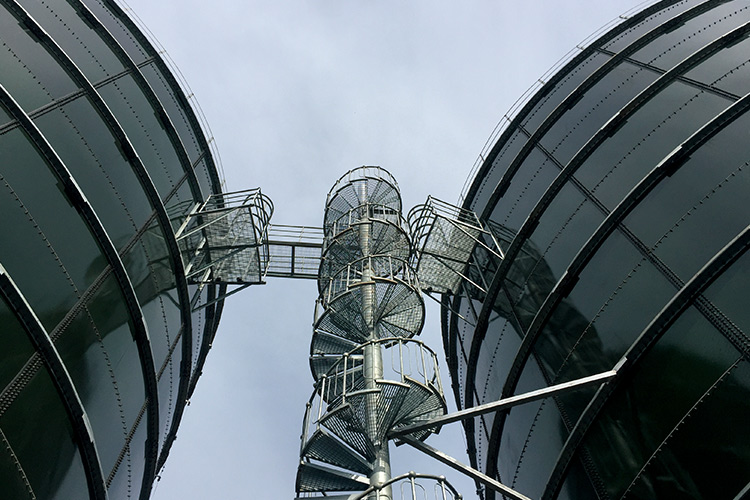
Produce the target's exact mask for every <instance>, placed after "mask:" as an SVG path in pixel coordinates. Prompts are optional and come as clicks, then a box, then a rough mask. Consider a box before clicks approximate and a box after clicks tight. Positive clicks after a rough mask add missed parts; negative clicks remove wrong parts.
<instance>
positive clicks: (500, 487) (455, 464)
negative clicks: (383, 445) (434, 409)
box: [399, 436, 531, 500]
mask: <svg viewBox="0 0 750 500" xmlns="http://www.w3.org/2000/svg"><path fill="white" fill-rule="evenodd" d="M399 439H401V440H402V441H403V442H404V443H406V444H408V445H409V446H412V447H414V448H416V449H418V450H419V451H421V452H422V453H425V454H426V455H429V456H431V457H432V458H434V459H435V460H438V461H440V462H442V463H444V464H445V465H447V466H448V467H452V468H453V469H456V470H457V471H459V472H461V473H462V474H465V475H467V476H469V477H470V478H472V479H474V480H475V481H478V482H480V483H482V484H484V485H485V486H487V487H488V488H491V489H492V490H494V491H497V492H498V493H501V494H503V495H505V496H506V497H508V498H513V499H514V500H531V499H530V498H529V497H527V496H526V495H523V494H521V493H519V492H517V491H516V490H514V489H512V488H509V487H508V486H505V485H504V484H503V483H501V482H499V481H496V480H494V479H492V478H491V477H489V476H487V475H485V474H482V473H481V472H479V471H478V470H476V469H474V468H472V467H469V466H468V465H465V464H462V463H461V462H459V461H458V460H456V459H455V458H453V457H451V456H450V455H446V454H445V453H443V452H442V451H440V450H438V449H436V448H433V447H432V446H430V445H428V444H425V443H423V442H422V441H420V440H418V439H414V438H413V437H411V436H403V437H401V438H399Z"/></svg>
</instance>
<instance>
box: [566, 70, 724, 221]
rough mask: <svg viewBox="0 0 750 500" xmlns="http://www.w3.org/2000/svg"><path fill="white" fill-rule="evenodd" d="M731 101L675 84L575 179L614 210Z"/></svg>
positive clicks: (642, 110) (630, 121)
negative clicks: (636, 186)
mask: <svg viewBox="0 0 750 500" xmlns="http://www.w3.org/2000/svg"><path fill="white" fill-rule="evenodd" d="M730 104H731V103H730V102H729V101H727V100H726V99H724V98H721V97H717V96H716V95H714V94H708V93H706V92H701V91H696V90H695V88H693V87H689V86H688V85H686V84H684V83H681V82H674V83H672V84H671V85H669V86H668V87H666V88H665V89H664V90H662V91H661V92H660V93H659V94H658V95H656V96H655V97H654V98H653V99H651V100H650V101H649V102H648V103H646V104H645V105H644V106H643V107H641V108H640V109H639V110H638V111H637V112H636V113H634V114H633V115H632V116H631V117H630V118H629V119H628V121H627V123H626V124H625V125H623V126H622V127H621V128H620V129H619V130H618V131H617V134H615V135H614V136H613V137H612V138H610V139H608V140H607V141H606V142H605V143H603V144H602V146H600V147H599V148H598V150H597V152H596V154H595V155H592V157H591V158H589V160H588V161H587V162H586V164H585V165H584V166H582V168H581V169H579V171H578V172H577V173H576V177H577V178H578V179H579V180H580V181H582V182H583V184H584V185H586V187H588V188H589V189H590V190H591V191H592V192H593V193H595V194H596V197H597V199H599V200H600V201H601V202H602V203H603V204H604V205H605V206H606V207H607V208H609V209H610V210H611V209H613V208H614V207H615V206H616V205H617V204H618V203H619V202H620V201H621V200H622V199H623V198H624V196H625V195H626V194H627V193H628V192H629V191H630V190H631V189H632V187H633V186H634V185H635V184H636V183H637V182H639V181H640V180H641V179H642V178H643V177H644V176H645V175H646V174H648V172H650V171H651V170H652V169H653V168H654V167H655V166H656V165H658V164H659V162H660V161H661V160H662V159H664V158H665V157H667V156H668V155H669V154H670V153H672V151H673V150H674V149H675V147H677V146H678V145H679V144H680V143H681V142H683V141H684V140H686V139H687V138H688V137H690V135H691V134H693V133H694V132H695V131H696V130H698V129H699V128H700V127H701V126H703V124H705V123H707V122H708V121H710V120H711V119H712V118H714V117H715V116H716V115H717V114H719V113H720V112H721V111H723V110H724V109H726V108H727V106H729V105H730ZM626 149H627V151H626V152H625V153H624V154H623V151H625V150H626Z"/></svg>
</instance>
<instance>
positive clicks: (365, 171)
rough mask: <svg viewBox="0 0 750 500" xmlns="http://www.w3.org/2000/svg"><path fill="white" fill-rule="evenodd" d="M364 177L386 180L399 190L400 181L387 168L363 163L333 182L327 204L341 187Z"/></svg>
mask: <svg viewBox="0 0 750 500" xmlns="http://www.w3.org/2000/svg"><path fill="white" fill-rule="evenodd" d="M364 179H373V180H378V181H383V182H386V183H387V184H389V185H390V186H391V187H392V188H393V189H394V190H395V191H397V192H398V191H399V188H398V182H396V179H395V178H394V177H393V176H392V175H391V173H390V172H388V171H387V170H386V169H384V168H381V167H377V166H368V165H363V166H361V167H357V168H353V169H351V170H349V171H348V172H346V173H345V174H344V175H342V176H341V177H339V178H338V180H337V181H336V182H335V183H334V184H333V187H331V190H330V191H329V192H328V196H327V197H326V206H327V205H328V204H329V203H330V202H331V199H332V198H333V197H334V196H335V195H336V193H338V192H339V191H340V190H341V189H343V188H345V187H347V186H348V185H350V184H352V183H354V182H356V181H361V180H364Z"/></svg>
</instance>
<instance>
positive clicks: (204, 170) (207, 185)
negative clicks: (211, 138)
mask: <svg viewBox="0 0 750 500" xmlns="http://www.w3.org/2000/svg"><path fill="white" fill-rule="evenodd" d="M207 154H211V153H210V152H209V153H207ZM195 175H196V177H197V178H198V184H200V186H201V192H202V193H203V197H204V198H206V197H207V196H208V193H214V192H216V190H214V188H213V182H212V181H211V176H210V175H209V174H208V165H207V163H206V159H205V158H204V159H202V160H201V161H199V162H198V164H197V165H195Z"/></svg>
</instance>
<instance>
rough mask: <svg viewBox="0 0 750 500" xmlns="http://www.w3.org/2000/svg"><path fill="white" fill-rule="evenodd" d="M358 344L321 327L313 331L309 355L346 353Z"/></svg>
mask: <svg viewBox="0 0 750 500" xmlns="http://www.w3.org/2000/svg"><path fill="white" fill-rule="evenodd" d="M358 345H359V343H358V342H352V341H351V340H349V339H346V338H344V337H341V336H339V335H335V334H333V333H330V332H327V331H325V330H322V329H318V330H315V331H314V332H313V338H312V342H310V356H314V355H316V354H346V353H347V352H350V351H352V350H353V349H355V348H356V347H357V346H358Z"/></svg>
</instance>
